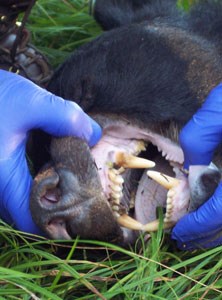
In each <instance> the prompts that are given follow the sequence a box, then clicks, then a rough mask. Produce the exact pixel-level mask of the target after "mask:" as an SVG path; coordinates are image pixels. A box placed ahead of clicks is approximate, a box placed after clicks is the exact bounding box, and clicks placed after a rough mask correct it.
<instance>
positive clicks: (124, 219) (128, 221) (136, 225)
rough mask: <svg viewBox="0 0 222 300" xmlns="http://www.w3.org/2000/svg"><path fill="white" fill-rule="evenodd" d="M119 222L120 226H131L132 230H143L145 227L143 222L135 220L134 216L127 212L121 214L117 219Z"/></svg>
mask: <svg viewBox="0 0 222 300" xmlns="http://www.w3.org/2000/svg"><path fill="white" fill-rule="evenodd" d="M117 222H118V223H119V225H120V226H122V227H126V228H129V229H132V230H142V228H143V224H141V223H140V222H138V221H136V220H134V219H133V218H131V217H130V216H128V215H126V214H124V215H122V216H120V217H119V218H118V219H117Z"/></svg>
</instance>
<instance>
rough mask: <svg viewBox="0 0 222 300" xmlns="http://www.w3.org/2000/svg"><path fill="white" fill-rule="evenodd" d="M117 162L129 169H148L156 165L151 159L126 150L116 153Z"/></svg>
mask: <svg viewBox="0 0 222 300" xmlns="http://www.w3.org/2000/svg"><path fill="white" fill-rule="evenodd" d="M115 163H116V164H117V165H118V166H122V167H124V168H129V169H147V168H153V167H154V166H155V162H153V161H151V160H148V159H145V158H140V157H136V156H134V155H131V154H128V153H125V152H117V153H116V161H115Z"/></svg>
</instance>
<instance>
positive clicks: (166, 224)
mask: <svg viewBox="0 0 222 300" xmlns="http://www.w3.org/2000/svg"><path fill="white" fill-rule="evenodd" d="M159 223H160V221H159V220H155V221H152V222H150V223H147V224H145V225H143V228H142V230H143V231H147V232H154V231H157V230H158V227H159ZM173 225H174V224H173V222H168V221H167V218H166V217H165V218H164V223H163V229H169V228H171V227H173Z"/></svg>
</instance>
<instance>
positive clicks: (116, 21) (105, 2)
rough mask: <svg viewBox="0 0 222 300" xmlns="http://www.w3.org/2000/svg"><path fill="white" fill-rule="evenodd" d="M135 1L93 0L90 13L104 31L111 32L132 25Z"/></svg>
mask: <svg viewBox="0 0 222 300" xmlns="http://www.w3.org/2000/svg"><path fill="white" fill-rule="evenodd" d="M133 2H134V1H132V0H131V1H129V0H94V1H93V0H91V1H90V12H91V14H92V15H93V16H94V18H95V20H96V21H97V22H98V23H99V24H100V26H101V27H102V28H103V29H104V30H110V29H113V28H117V27H120V26H122V25H126V24H129V23H132V20H133V19H134V15H135V12H134V4H133Z"/></svg>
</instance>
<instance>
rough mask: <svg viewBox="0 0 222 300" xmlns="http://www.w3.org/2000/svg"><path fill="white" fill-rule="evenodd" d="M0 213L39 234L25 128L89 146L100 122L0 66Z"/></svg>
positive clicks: (14, 223) (92, 142)
mask: <svg viewBox="0 0 222 300" xmlns="http://www.w3.org/2000/svg"><path fill="white" fill-rule="evenodd" d="M0 92H1V97H0V217H1V218H2V219H3V220H4V221H6V222H7V223H9V224H13V225H14V226H15V227H16V228H17V229H19V230H22V231H25V232H29V233H35V234H39V233H40V230H39V229H38V228H37V226H36V225H35V224H34V222H33V220H32V217H31V214H30V210H29V194H30V189H31V186H32V178H31V176H30V173H29V170H28V166H27V162H26V159H25V147H26V142H27V138H28V134H29V131H30V130H31V129H34V128H35V129H36V128H39V129H42V130H44V131H46V132H48V133H49V134H52V135H54V136H67V135H72V136H77V137H80V138H83V139H84V140H86V141H87V142H88V144H89V146H93V145H94V144H95V143H96V142H97V141H98V140H99V139H100V137H101V128H100V126H99V125H98V124H97V123H96V122H95V121H93V120H92V119H91V118H90V117H89V116H87V115H86V114H85V113H84V112H83V111H82V109H81V108H80V107H79V106H78V105H77V104H75V103H73V102H71V101H65V100H63V99H62V98H60V97H56V96H55V95H53V94H51V93H49V92H47V91H45V90H43V89H42V88H40V87H38V86H36V85H35V84H33V83H32V82H30V81H28V80H27V79H25V78H23V77H21V76H19V75H16V74H13V73H9V72H6V71H3V70H0Z"/></svg>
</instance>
